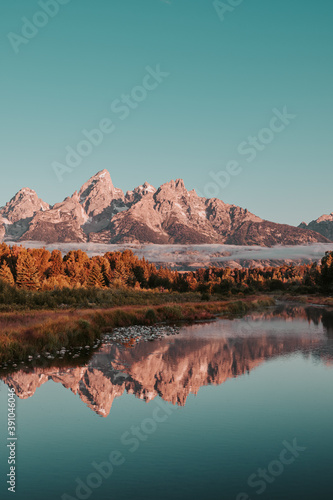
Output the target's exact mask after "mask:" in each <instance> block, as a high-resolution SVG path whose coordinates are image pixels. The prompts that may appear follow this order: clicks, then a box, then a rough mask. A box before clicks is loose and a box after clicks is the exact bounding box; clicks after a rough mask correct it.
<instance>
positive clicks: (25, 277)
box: [16, 251, 40, 290]
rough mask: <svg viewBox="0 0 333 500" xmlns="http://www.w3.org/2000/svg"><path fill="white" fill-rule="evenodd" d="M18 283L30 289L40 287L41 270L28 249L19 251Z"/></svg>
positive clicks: (17, 265)
mask: <svg viewBox="0 0 333 500" xmlns="http://www.w3.org/2000/svg"><path fill="white" fill-rule="evenodd" d="M16 284H17V285H18V286H19V287H22V288H27V289H29V290H38V289H39V287H40V280H39V272H38V269H37V266H36V263H35V260H34V258H33V257H32V255H31V254H30V253H28V252H27V251H21V252H20V253H19V256H18V259H17V264H16Z"/></svg>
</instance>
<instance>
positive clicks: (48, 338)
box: [0, 295, 275, 366]
mask: <svg viewBox="0 0 333 500" xmlns="http://www.w3.org/2000/svg"><path fill="white" fill-rule="evenodd" d="M274 304H275V300H274V298H272V297H268V296H258V295H256V296H249V297H246V298H242V299H241V300H239V299H236V298H235V299H226V300H219V301H207V302H205V301H201V302H183V303H172V302H170V303H168V304H162V305H161V304H158V305H154V304H150V305H148V306H147V305H144V306H142V305H126V306H122V307H113V308H94V309H72V310H60V311H59V310H48V311H45V310H42V311H24V312H23V311H22V312H20V311H16V312H14V313H9V312H5V313H1V314H0V332H1V333H0V365H2V366H3V365H5V364H6V363H8V362H12V361H13V360H15V362H17V363H18V362H21V361H22V360H27V359H28V358H29V357H33V356H35V355H36V353H38V352H41V351H43V350H44V351H45V350H46V351H48V352H50V355H52V352H55V351H57V350H59V349H61V348H63V347H65V348H68V347H75V346H83V345H86V344H87V345H93V344H94V343H95V342H96V340H98V339H100V338H101V337H102V336H103V334H104V333H106V332H112V330H113V329H114V328H119V327H126V326H132V325H154V324H159V323H168V324H172V323H179V322H196V321H205V320H210V319H213V318H215V317H216V316H222V317H235V316H242V315H244V314H246V313H247V312H249V311H250V310H254V309H260V308H265V307H269V306H273V305H274Z"/></svg>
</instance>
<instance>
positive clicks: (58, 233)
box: [0, 170, 333, 247]
mask: <svg viewBox="0 0 333 500" xmlns="http://www.w3.org/2000/svg"><path fill="white" fill-rule="evenodd" d="M327 217H328V218H329V217H330V219H328V220H326V219H325V221H320V220H319V219H318V221H316V222H314V223H311V224H309V226H307V225H305V224H301V226H300V227H298V228H297V227H294V226H289V225H286V224H277V223H274V222H269V221H267V220H264V219H261V218H260V217H258V216H256V215H254V214H252V213H251V212H249V211H248V210H247V209H244V208H241V207H238V206H236V205H230V204H226V203H224V202H223V201H222V200H220V199H217V198H211V199H207V198H201V197H199V196H198V195H197V194H196V192H195V191H194V190H192V191H187V189H186V188H185V185H184V182H183V180H181V179H177V180H176V181H174V180H172V181H170V182H167V183H165V184H163V185H162V186H160V187H159V188H158V189H156V188H154V187H153V186H151V185H150V184H148V183H147V182H145V183H144V184H143V185H141V186H138V187H137V188H135V189H134V190H133V191H127V193H126V194H124V193H123V191H122V190H121V189H118V188H116V187H114V185H113V183H112V180H111V177H110V174H109V172H108V171H107V170H102V171H101V172H98V173H97V174H96V175H94V176H93V177H92V178H91V179H89V181H88V182H86V183H85V184H84V185H83V186H82V187H81V189H80V190H79V191H78V192H77V191H75V193H74V194H73V195H72V196H70V197H67V198H65V199H64V201H62V202H60V203H56V204H55V205H53V206H50V205H49V204H48V203H45V202H44V201H43V200H41V199H40V198H38V196H37V194H36V193H35V191H33V190H32V189H29V188H23V189H21V190H20V191H19V192H18V193H17V194H16V195H15V196H14V197H13V198H12V199H11V200H10V201H9V202H8V203H7V204H6V206H4V207H2V208H0V241H18V242H19V241H40V242H44V243H46V244H51V243H83V242H93V243H112V244H118V243H121V244H126V243H142V244H149V243H152V244H214V243H219V244H227V245H259V246H267V247H270V246H273V245H304V244H310V243H317V242H320V243H328V242H330V241H332V240H333V215H332V214H331V216H327Z"/></svg>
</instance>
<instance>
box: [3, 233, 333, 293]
mask: <svg viewBox="0 0 333 500" xmlns="http://www.w3.org/2000/svg"><path fill="white" fill-rule="evenodd" d="M0 281H1V282H3V284H6V285H7V286H8V285H9V286H10V287H13V288H15V289H23V290H30V291H55V290H58V291H59V290H64V289H71V290H78V289H104V290H107V289H113V290H115V289H128V290H131V289H132V290H156V291H159V292H178V293H186V292H199V293H201V294H202V296H203V298H205V297H209V296H210V295H227V296H228V295H229V296H230V295H233V294H254V293H258V292H263V293H266V292H271V291H282V292H283V291H287V292H294V293H297V294H313V293H321V294H325V295H331V294H332V293H333V252H326V254H325V256H324V257H323V258H322V260H321V262H320V263H316V262H315V263H312V264H304V265H289V264H288V265H287V264H285V265H282V266H280V267H265V268H261V267H255V268H249V269H230V268H228V267H227V268H218V267H211V268H208V269H198V270H196V271H193V272H192V271H191V272H179V271H176V270H172V269H169V268H167V267H156V266H155V265H154V264H151V263H149V262H148V261H147V260H145V259H144V258H142V259H139V258H138V257H137V256H135V255H134V253H133V252H132V251H131V250H125V251H123V252H108V253H106V254H105V255H103V256H94V257H88V255H87V254H86V253H85V252H83V251H81V250H75V251H70V252H69V253H67V254H66V255H64V256H63V255H62V253H61V252H60V251H59V250H53V251H52V252H49V251H48V250H46V249H44V248H39V249H26V248H24V247H22V246H16V245H15V246H12V247H10V246H8V245H6V244H5V243H2V244H1V245H0ZM0 302H1V297H0Z"/></svg>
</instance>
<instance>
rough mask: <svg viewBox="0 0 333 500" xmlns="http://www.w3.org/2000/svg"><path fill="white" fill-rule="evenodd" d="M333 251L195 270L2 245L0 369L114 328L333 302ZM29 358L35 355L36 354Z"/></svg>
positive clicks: (128, 257)
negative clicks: (282, 303) (275, 262)
mask: <svg viewBox="0 0 333 500" xmlns="http://www.w3.org/2000/svg"><path fill="white" fill-rule="evenodd" d="M332 294H333V252H327V253H326V254H325V256H324V257H323V259H322V261H321V263H320V264H317V263H313V264H307V265H300V266H295V265H287V264H285V265H283V266H280V267H265V268H249V269H230V268H217V267H213V268H209V269H198V270H196V271H193V272H183V273H180V272H178V271H174V270H171V269H168V268H165V267H160V268H157V267H156V266H155V265H153V264H150V263H149V262H147V261H146V260H145V259H144V258H143V259H139V258H138V257H136V256H135V255H134V254H133V252H131V251H130V250H125V251H124V252H108V253H107V254H105V255H104V256H97V257H91V258H89V257H88V256H87V255H86V254H85V253H84V252H82V251H81V250H78V251H71V252H69V253H68V254H67V255H65V256H62V254H61V253H60V252H59V251H57V250H55V251H53V252H52V253H50V252H48V251H47V250H45V249H25V248H23V247H18V246H13V247H9V246H7V245H6V244H4V243H3V244H0V369H2V368H3V367H4V368H7V366H6V364H7V363H9V362H13V359H15V363H16V361H17V362H18V361H20V362H22V361H21V360H26V359H27V358H29V357H30V358H33V357H34V356H35V354H36V353H37V352H39V351H42V350H46V351H50V353H51V354H50V355H51V356H52V352H54V351H57V350H59V349H60V348H62V347H72V346H79V345H81V346H82V345H84V344H88V345H92V344H94V343H95V342H96V340H98V339H100V337H101V335H102V334H103V333H105V332H112V329H113V328H117V327H126V326H132V325H155V324H161V323H162V324H163V323H164V324H165V323H169V324H170V323H177V322H195V321H204V320H211V319H213V318H215V317H217V316H222V317H232V316H241V315H244V314H246V313H247V312H249V311H250V310H251V309H255V308H263V307H268V306H272V305H274V303H275V299H276V298H277V299H279V298H282V299H283V300H287V301H288V300H293V301H295V300H298V301H299V302H303V303H312V304H318V305H325V306H333V297H332ZM30 361H31V359H30Z"/></svg>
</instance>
